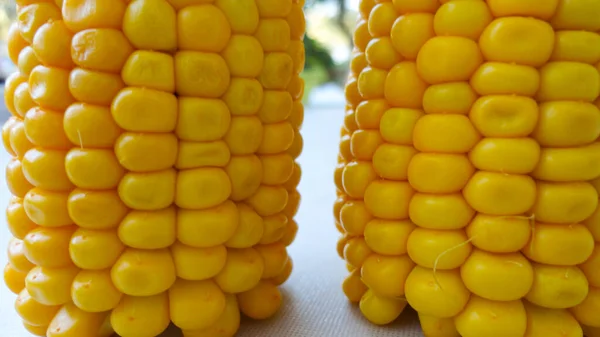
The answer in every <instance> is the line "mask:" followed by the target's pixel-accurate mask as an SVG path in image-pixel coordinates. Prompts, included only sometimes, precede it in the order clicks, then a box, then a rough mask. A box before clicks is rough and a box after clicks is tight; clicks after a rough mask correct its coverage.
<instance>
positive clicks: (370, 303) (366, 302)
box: [359, 289, 406, 325]
mask: <svg viewBox="0 0 600 337" xmlns="http://www.w3.org/2000/svg"><path fill="white" fill-rule="evenodd" d="M359 307H360V311H361V312H362V314H363V315H364V316H365V318H366V319H367V320H369V322H371V323H373V324H376V325H385V324H389V323H391V322H393V321H394V320H396V318H398V316H400V314H401V313H402V311H403V310H404V308H405V307H406V301H404V300H403V299H398V298H393V297H384V296H380V295H378V294H376V293H375V292H374V291H373V290H370V289H369V290H367V292H366V293H365V294H364V295H363V296H362V298H361V299H360V304H359Z"/></svg>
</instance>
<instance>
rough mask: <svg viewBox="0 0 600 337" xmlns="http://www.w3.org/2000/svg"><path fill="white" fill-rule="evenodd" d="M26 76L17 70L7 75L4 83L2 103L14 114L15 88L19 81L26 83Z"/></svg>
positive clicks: (15, 113)
mask: <svg viewBox="0 0 600 337" xmlns="http://www.w3.org/2000/svg"><path fill="white" fill-rule="evenodd" d="M27 82H28V78H27V77H26V76H25V75H22V74H20V73H19V72H14V73H12V74H11V75H9V76H8V78H7V79H6V81H5V85H4V104H5V106H6V109H7V110H8V111H9V112H10V113H11V114H12V115H13V116H16V115H17V112H16V110H15V103H14V102H15V99H14V96H15V90H17V87H18V86H19V85H20V84H21V83H27Z"/></svg>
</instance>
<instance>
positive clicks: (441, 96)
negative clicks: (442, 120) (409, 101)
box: [423, 82, 477, 115]
mask: <svg viewBox="0 0 600 337" xmlns="http://www.w3.org/2000/svg"><path fill="white" fill-rule="evenodd" d="M475 100H477V94H476V93H475V91H473V88H472V87H471V86H470V85H469V83H467V82H453V83H445V84H436V85H431V86H429V87H428V88H427V90H425V93H424V95H423V110H425V112H426V113H429V114H461V115H466V114H468V113H469V111H470V110H471V106H473V103H475Z"/></svg>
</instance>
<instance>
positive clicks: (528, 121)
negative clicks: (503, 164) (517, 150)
mask: <svg viewBox="0 0 600 337" xmlns="http://www.w3.org/2000/svg"><path fill="white" fill-rule="evenodd" d="M469 118H470V119H471V122H472V123H473V125H474V126H475V128H476V129H477V131H479V132H480V133H481V134H482V135H483V136H485V137H504V138H512V137H527V136H528V135H529V134H530V133H531V132H533V130H534V129H535V127H536V124H537V121H538V105H537V103H536V101H535V100H533V99H532V98H529V97H521V96H512V95H511V96H503V95H492V96H486V97H481V98H480V99H478V100H477V101H476V102H475V104H474V105H473V108H472V109H471V112H470V114H469Z"/></svg>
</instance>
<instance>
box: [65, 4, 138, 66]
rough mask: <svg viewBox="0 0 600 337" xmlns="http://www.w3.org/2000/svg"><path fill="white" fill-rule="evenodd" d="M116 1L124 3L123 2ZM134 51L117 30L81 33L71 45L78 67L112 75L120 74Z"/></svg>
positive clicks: (72, 55) (99, 29) (90, 30)
mask: <svg viewBox="0 0 600 337" xmlns="http://www.w3.org/2000/svg"><path fill="white" fill-rule="evenodd" d="M116 1H117V2H119V3H123V1H121V0H116ZM111 2H112V1H111ZM133 51H134V49H133V47H132V46H131V44H130V43H129V40H128V39H127V37H126V36H125V35H123V33H122V32H121V31H120V30H116V29H105V28H98V29H87V30H84V31H81V32H79V33H77V34H75V36H74V37H73V42H72V45H71V57H72V59H73V62H75V64H76V65H78V66H80V67H82V68H86V69H90V70H96V71H103V72H110V73H120V72H121V69H122V68H123V65H125V62H127V58H129V55H131V53H133Z"/></svg>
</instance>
